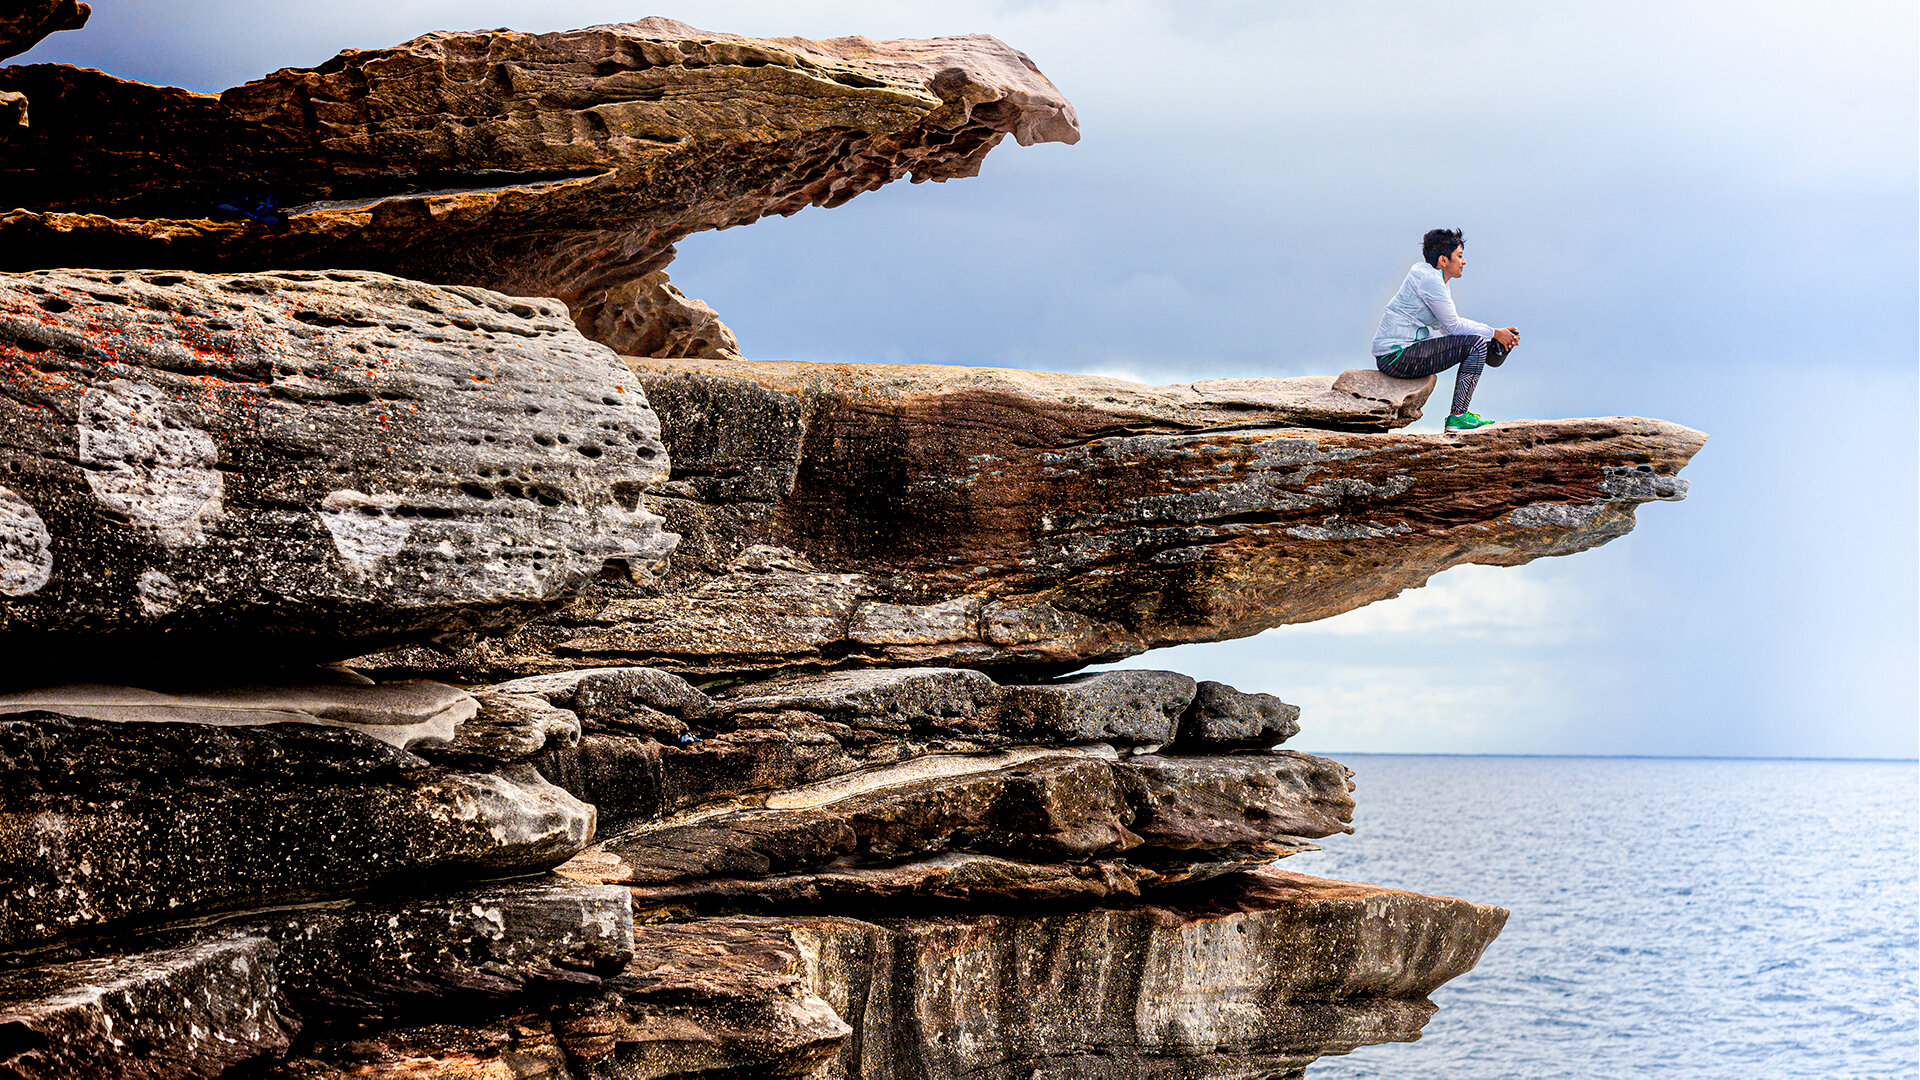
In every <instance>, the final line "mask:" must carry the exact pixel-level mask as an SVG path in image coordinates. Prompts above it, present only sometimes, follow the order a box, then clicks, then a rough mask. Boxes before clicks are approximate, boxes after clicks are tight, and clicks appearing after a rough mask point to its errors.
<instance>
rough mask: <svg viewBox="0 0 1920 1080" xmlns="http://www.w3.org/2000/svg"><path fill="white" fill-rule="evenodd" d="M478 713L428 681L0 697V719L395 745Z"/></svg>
mask: <svg viewBox="0 0 1920 1080" xmlns="http://www.w3.org/2000/svg"><path fill="white" fill-rule="evenodd" d="M478 709H479V705H478V703H477V702H476V701H475V699H474V697H473V696H472V695H471V694H468V693H467V692H466V691H464V690H461V689H459V688H458V687H453V686H445V685H442V684H440V683H432V682H417V681H408V682H395V683H387V684H384V685H379V686H373V685H366V686H350V685H339V684H333V685H327V684H317V685H307V686H234V687H220V688H215V689H206V690H196V691H178V692H163V691H156V690H146V689H141V688H139V687H133V686H106V685H100V684H91V683H71V684H67V685H64V686H51V687H45V688H42V689H36V690H20V691H15V692H12V693H0V716H12V715H17V714H20V713H31V712H51V713H58V714H59V715H61V716H72V717H84V718H86V719H90V720H105V721H111V722H114V723H122V724H135V723H144V724H165V723H172V724H206V725H210V726H214V727H235V726H244V727H251V726H258V725H262V724H313V725H317V726H321V727H340V728H346V729H348V730H351V731H356V732H359V733H360V734H362V735H365V736H367V737H369V738H373V739H378V740H380V741H381V742H384V743H387V744H389V745H392V746H396V747H400V748H406V747H410V746H413V745H414V744H416V743H421V742H440V743H445V742H448V741H450V740H452V739H453V738H454V732H455V730H456V729H457V728H459V727H460V726H462V725H464V724H467V723H470V722H471V721H472V720H473V719H474V717H475V714H476V712H477V711H478Z"/></svg>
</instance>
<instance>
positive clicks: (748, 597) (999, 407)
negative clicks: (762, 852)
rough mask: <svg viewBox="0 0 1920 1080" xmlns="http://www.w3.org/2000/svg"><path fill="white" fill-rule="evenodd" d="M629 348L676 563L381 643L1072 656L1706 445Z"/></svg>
mask: <svg viewBox="0 0 1920 1080" xmlns="http://www.w3.org/2000/svg"><path fill="white" fill-rule="evenodd" d="M635 366H636V370H638V371H639V372H640V377H641V382H642V383H643V384H644V385H645V387H646V390H647V395H648V399H649V400H650V401H651V402H652V403H653V405H654V407H655V408H657V409H658V410H659V411H660V416H661V423H662V434H663V438H664V439H665V440H666V442H667V445H668V447H669V451H670V455H671V458H672V476H671V479H670V480H669V482H667V483H665V484H662V485H659V486H658V487H656V488H655V489H654V490H653V491H652V492H650V493H649V499H650V505H653V506H656V507H658V508H660V510H661V511H662V512H663V513H664V514H665V515H666V517H667V519H668V522H669V527H670V528H672V529H673V530H674V531H675V532H677V533H678V534H680V535H681V537H682V541H681V544H680V547H679V549H678V550H677V551H676V552H675V554H674V555H673V557H672V559H671V560H670V562H669V564H668V566H667V568H666V569H665V571H664V572H663V573H662V574H661V575H660V576H659V577H658V578H657V579H656V578H649V579H647V580H646V581H644V582H641V583H638V584H635V583H632V582H621V581H617V580H603V581H599V582H596V583H595V584H594V585H593V586H592V587H590V588H589V589H588V590H587V591H586V592H584V593H583V594H582V595H581V596H580V597H579V598H578V599H576V600H574V601H573V602H571V603H570V604H569V605H568V606H567V607H566V608H565V609H563V610H561V611H559V612H557V613H555V614H554V615H551V616H548V617H545V618H543V619H541V620H539V621H537V622H535V623H533V624H532V625H530V626H528V627H526V628H523V629H521V630H519V631H516V632H514V633H513V634H511V635H508V636H507V637H504V638H501V639H494V640H489V641H485V642H478V643H475V644H473V645H471V646H470V647H463V648H460V649H457V650H455V651H454V652H453V653H451V654H448V653H445V652H429V651H426V650H412V651H410V652H403V653H398V654H393V655H389V656H387V657H384V658H379V659H375V660H372V661H370V662H369V663H371V664H372V665H373V666H375V667H384V668H386V669H388V670H390V671H393V672H396V673H398V672H432V671H442V672H448V673H454V674H464V675H466V676H468V677H478V676H481V675H489V674H491V675H512V674H527V673H533V672H541V671H551V670H561V669H566V668H574V667H584V666H598V665H615V664H642V665H651V666H655V667H661V668H667V669H671V670H676V671H680V672H683V673H687V674H689V675H691V676H695V677H702V678H710V677H714V676H720V675H729V674H733V673H744V672H766V671H770V670H778V669H782V668H789V669H799V670H814V669H821V668H846V667H866V666H884V667H898V666H910V665H938V666H967V667H977V668H983V669H988V670H1007V671H1012V672H1029V673H1032V672H1044V673H1051V672H1059V671H1064V670H1071V669H1072V668H1075V667H1079V666H1082V665H1084V664H1088V663H1092V662H1096V661H1103V660H1113V659H1118V658H1121V657H1125V656H1129V655H1132V654H1135V653H1138V652H1140V651H1142V650H1144V649H1148V648H1155V647H1159V646H1164V645H1172V644H1178V643H1183V642H1191V641H1210V640H1218V639H1222V638H1232V637H1240V636H1245V635H1249V634H1254V633H1257V632H1259V631H1261V630H1264V629H1267V628H1269V627H1272V626H1276V625H1279V624H1282V623H1289V622H1306V621H1311V620H1314V619H1322V618H1326V617H1328V616H1331V615H1335V614H1338V613H1340V612H1343V611H1347V610H1350V609H1352V608H1355V607H1359V606H1361V605H1363V604H1368V603H1372V602H1374V601H1376V600H1382V599H1386V598H1388V597H1391V596H1394V595H1396V594H1398V593H1399V592H1401V591H1402V590H1405V589H1409V588H1415V587H1418V586H1419V585H1421V584H1423V583H1425V582H1426V580H1427V579H1428V578H1429V577H1431V576H1432V575H1434V574H1436V573H1439V572H1440V571H1442V570H1444V569H1447V568H1448V567H1451V566H1456V565H1459V564H1461V563H1465V562H1478V563H1489V564H1496V565H1516V564H1519V563H1524V562H1527V561H1529V560H1531V559H1535V558H1539V557H1542V556H1548V555H1566V554H1571V553H1573V552H1577V551H1583V550H1585V549H1587V548H1590V547H1593V546H1595V545H1598V544H1602V543H1605V542H1607V541H1609V540H1612V539H1614V538H1616V537H1619V536H1621V535H1624V534H1625V533H1626V532H1628V531H1629V530H1630V529H1632V527H1633V520H1634V519H1633V514H1634V510H1635V508H1636V507H1637V506H1639V505H1640V504H1641V503H1643V502H1646V501H1648V500H1655V499H1678V498H1681V497H1683V496H1684V494H1685V491H1686V481H1684V480H1681V479H1679V478H1678V477H1677V476H1676V475H1675V474H1676V473H1678V471H1679V470H1680V469H1681V468H1682V467H1683V466H1684V465H1685V464H1686V462H1687V461H1688V459H1690V458H1691V457H1692V455H1693V454H1694V453H1695V452H1696V451H1697V450H1698V449H1699V448H1700V446H1701V445H1702V443H1703V442H1704V441H1705V436H1704V435H1702V434H1701V433H1699V432H1697V431H1692V430H1690V429H1687V428H1683V427H1680V426H1678V425H1676V424H1669V423H1665V422H1662V421H1658V420H1646V419H1640V418H1636V417H1612V418H1605V419H1584V420H1551V421H1549V420H1535V421H1529V420H1522V421H1510V422H1506V423H1501V424H1496V425H1494V426H1493V427H1490V428H1486V429H1483V430H1481V431H1477V432H1474V433H1472V434H1471V435H1468V436H1465V437H1459V436H1446V435H1405V434H1387V433H1370V432H1354V431H1335V430H1325V428H1328V427H1339V426H1343V425H1344V424H1345V423H1346V421H1341V420H1338V419H1337V418H1330V417H1329V415H1328V414H1326V413H1325V412H1322V411H1319V410H1320V407H1319V406H1318V405H1315V404H1313V402H1314V401H1316V400H1318V398H1317V397H1315V395H1321V396H1325V395H1332V394H1333V391H1332V390H1331V389H1330V388H1329V389H1327V390H1325V391H1324V392H1322V391H1319V390H1316V391H1313V394H1311V395H1308V396H1307V397H1306V398H1303V399H1300V404H1299V406H1298V408H1297V409H1294V408H1292V407H1289V408H1281V407H1278V406H1276V405H1274V404H1273V403H1272V402H1271V401H1268V402H1265V403H1251V402H1249V401H1248V400H1246V399H1245V397H1244V395H1242V396H1239V397H1235V396H1229V395H1211V396H1209V395H1208V394H1205V393H1202V392H1201V391H1200V390H1199V389H1198V388H1194V387H1145V386H1140V385H1138V384H1131V383H1124V382H1120V381H1118V380H1112V379H1097V378H1090V377H1078V376H1065V375H1044V374H1039V373H1033V372H1017V371H997V370H988V369H966V368H934V367H911V366H908V367H893V366H883V365H842V364H787V363H750V364H716V363H707V362H695V361H685V362H667V361H649V362H638V361H636V362H635ZM1343 396H1346V397H1348V399H1349V400H1351V401H1354V402H1361V401H1363V399H1361V398H1358V397H1354V396H1352V395H1343ZM1373 404H1377V403H1373ZM1290 409H1291V411H1290ZM1306 425H1319V426H1306Z"/></svg>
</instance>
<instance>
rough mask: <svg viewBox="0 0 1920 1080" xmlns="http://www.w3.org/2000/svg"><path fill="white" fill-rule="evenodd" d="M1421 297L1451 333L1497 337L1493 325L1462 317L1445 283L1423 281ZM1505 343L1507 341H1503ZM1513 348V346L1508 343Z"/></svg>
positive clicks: (1420, 285)
mask: <svg viewBox="0 0 1920 1080" xmlns="http://www.w3.org/2000/svg"><path fill="white" fill-rule="evenodd" d="M1416 287H1417V288H1418V289H1419V290H1420V299H1422V300H1424V301H1426V304H1427V310H1429V311H1431V312H1433V317H1434V318H1435V319H1438V320H1439V322H1440V329H1442V330H1445V331H1446V332H1447V333H1449V334H1465V335H1468V336H1471V337H1496V336H1497V332H1496V331H1495V330H1494V328H1493V327H1491V326H1488V325H1487V324H1486V323H1483V322H1475V321H1473V320H1472V319H1466V318H1462V317H1461V315H1460V313H1459V312H1458V311H1455V310H1454V307H1453V294H1452V293H1449V292H1448V291H1447V287H1446V285H1445V284H1444V283H1439V284H1436V283H1435V282H1434V281H1432V280H1428V281H1422V282H1420V284H1419V285H1418V286H1416ZM1501 344H1503V345H1505V344H1506V343H1505V342H1501ZM1507 348H1509V349H1511V348H1513V346H1511V345H1507Z"/></svg>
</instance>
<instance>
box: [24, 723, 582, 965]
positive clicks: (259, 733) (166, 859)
mask: <svg viewBox="0 0 1920 1080" xmlns="http://www.w3.org/2000/svg"><path fill="white" fill-rule="evenodd" d="M0 772H3V773H4V775H5V776H6V781H7V782H6V783H5V784H4V785H0V880H4V881H6V882H7V883H8V884H7V888H6V890H5V891H4V892H0V950H3V949H7V948H19V947H22V946H27V945H33V944H37V943H42V942H47V941H51V940H55V939H58V938H61V937H64V936H68V935H74V934H82V933H97V932H100V931H102V930H106V929H111V928H114V927H116V926H120V927H124V926H127V925H129V924H135V923H140V922H150V921H153V920H156V919H161V918H179V917H184V916H189V915H195V914H202V913H205V912H207V911H217V910H231V909H235V908H249V907H257V906H263V905H270V904H275V903H284V902H288V901H295V900H310V899H314V898H316V897H325V896H330V895H339V894H342V893H348V892H352V891H355V890H358V889H361V888H364V887H366V886H368V885H372V884H375V883H380V882H386V881H391V880H393V879H395V878H408V877H413V878H417V877H419V876H421V875H426V874H435V875H439V876H440V877H443V878H455V879H458V878H460V877H490V876H491V877H499V876H512V875H516V874H526V873H531V872H534V871H537V870H542V869H545V868H547V867H550V866H553V865H555V864H557V863H560V862H562V861H564V860H566V859H567V858H569V857H570V856H572V855H573V854H574V853H576V852H578V851H580V850H581V849H582V848H584V847H585V846H586V844H587V842H588V841H589V840H590V839H591V837H592V835H593V830H594V812H593V808H592V807H590V806H587V805H584V804H582V803H580V802H579V801H578V800H576V799H574V798H573V797H572V796H571V795H568V794H567V793H566V792H565V791H562V790H561V789H559V788H556V787H554V786H552V785H551V784H549V783H547V782H546V781H545V780H544V779H543V778H541V776H540V775H539V774H538V773H537V772H535V771H534V770H533V768H532V767H531V766H528V765H524V764H522V765H506V766H501V767H499V768H498V769H497V770H495V771H493V772H463V771H455V770H450V769H442V768H437V767H432V766H429V765H428V763H427V762H426V761H424V760H422V759H421V758H419V757H416V756H415V755H413V754H411V753H408V752H406V751H404V750H400V749H397V748H395V747H393V746H390V745H388V744H386V743H383V742H379V741H376V740H374V739H370V738H367V737H366V736H363V735H360V734H357V733H355V732H353V731H350V730H344V729H340V728H324V727H308V726H305V725H300V724H268V725H264V726H255V727H216V726H209V725H204V724H168V723H141V724H130V723H120V722H114V721H102V720H87V719H70V718H65V717H60V716H56V715H53V714H50V713H29V714H24V715H19V716H11V717H6V718H0Z"/></svg>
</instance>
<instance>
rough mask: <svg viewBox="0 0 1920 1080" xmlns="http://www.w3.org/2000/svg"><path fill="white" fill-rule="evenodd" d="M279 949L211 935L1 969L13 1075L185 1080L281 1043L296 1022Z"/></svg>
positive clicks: (0, 1014)
mask: <svg viewBox="0 0 1920 1080" xmlns="http://www.w3.org/2000/svg"><path fill="white" fill-rule="evenodd" d="M278 955H279V950H278V949H277V948H276V947H275V945H274V944H273V943H272V942H271V941H269V940H267V939H266V938H264V937H260V936H252V935H246V934H227V935H222V936H214V937H211V938H209V939H207V940H204V941H200V942H196V943H193V944H190V945H183V946H178V947H175V948H169V949H162V950H158V951H154V952H147V953H135V954H131V955H109V956H102V957H96V958H93V959H87V960H77V961H70V962H66V963H55V964H49V965H45V966H41V967H27V968H17V969H13V970H9V971H0V1074H4V1075H5V1076H7V1077H9V1078H10V1080H70V1078H72V1077H81V1076H84V1077H90V1078H95V1077H97V1078H99V1080H187V1078H209V1080H210V1078H212V1077H216V1076H219V1075H220V1074H221V1073H222V1072H223V1071H225V1070H226V1069H227V1068H228V1067H229V1066H231V1065H235V1064H238V1063H240V1062H243V1061H249V1060H252V1059H255V1058H260V1057H265V1056H268V1055H273V1054H278V1053H280V1052H282V1051H284V1050H285V1049H286V1048H287V1046H288V1044H289V1042H290V1041H291V1038H292V1036H293V1034H294V1033H295V1032H296V1031H298V1030H299V1028H300V1023H299V1021H298V1020H296V1019H294V1018H293V1017H292V1016H291V1015H289V1014H288V1012H287V1011H286V1010H285V1008H284V1006H283V1004H282V1002H281V1001H280V1000H279V998H278V996H277V990H278V968H277V959H278Z"/></svg>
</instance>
